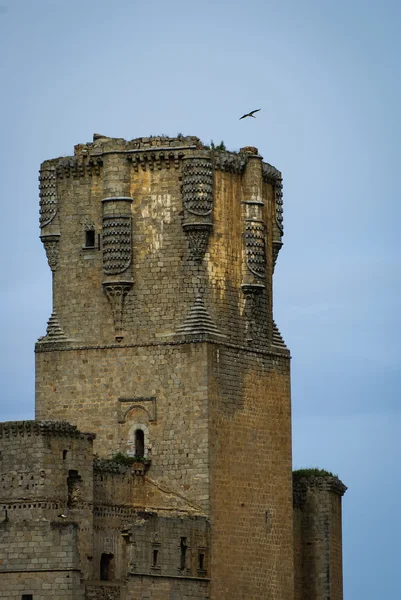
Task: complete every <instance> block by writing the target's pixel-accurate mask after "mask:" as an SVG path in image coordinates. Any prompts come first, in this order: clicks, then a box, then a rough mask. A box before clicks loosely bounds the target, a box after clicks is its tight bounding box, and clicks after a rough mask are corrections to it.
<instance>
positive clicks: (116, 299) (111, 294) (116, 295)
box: [103, 281, 132, 340]
mask: <svg viewBox="0 0 401 600" xmlns="http://www.w3.org/2000/svg"><path fill="white" fill-rule="evenodd" d="M131 288H132V281H127V282H123V281H119V282H117V281H116V282H103V289H104V292H105V294H106V296H107V299H108V301H109V302H110V306H111V310H112V313H113V320H114V327H115V331H116V339H117V340H121V339H122V338H123V335H122V329H123V311H124V301H125V297H126V296H127V294H128V292H129V291H130V290H131Z"/></svg>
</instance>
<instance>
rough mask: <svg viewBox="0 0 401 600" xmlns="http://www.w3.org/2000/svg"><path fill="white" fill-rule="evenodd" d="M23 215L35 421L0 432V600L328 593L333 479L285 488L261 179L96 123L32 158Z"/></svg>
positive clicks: (336, 584) (282, 379)
mask: <svg viewBox="0 0 401 600" xmlns="http://www.w3.org/2000/svg"><path fill="white" fill-rule="evenodd" d="M40 225H41V240H42V242H43V244H44V247H45V250H46V254H47V258H48V262H49V266H50V268H51V271H52V277H53V310H52V314H51V316H50V318H49V323H48V327H47V332H46V335H45V336H44V337H42V338H40V339H39V341H38V343H37V345H36V420H35V421H32V422H15V423H14V422H13V423H4V424H2V425H1V426H0V447H1V462H0V472H1V488H0V505H1V510H2V512H1V513H0V598H18V599H20V600H42V599H45V598H60V599H61V598H66V599H72V600H84V599H91V600H92V599H93V600H95V599H96V600H103V599H107V598H111V599H112V600H117V599H118V600H190V599H191V600H209V599H210V600H224V599H226V598H227V599H230V600H243V599H244V598H247V599H248V600H259V599H260V598H266V599H269V600H270V599H271V600H294V599H295V600H314V599H315V600H328V599H330V600H341V599H342V568H341V496H342V494H343V492H344V490H345V488H344V486H342V484H341V483H340V482H339V481H338V480H337V479H334V480H333V481H331V480H330V481H331V483H330V482H329V481H328V480H327V481H323V482H319V480H313V481H309V480H306V481H302V482H301V483H300V482H299V481H297V482H296V485H295V487H294V490H295V492H296V493H295V494H294V499H293V482H292V462H291V404H290V355H289V350H288V349H287V347H286V346H285V343H284V341H283V339H282V337H281V335H280V332H279V330H278V328H277V326H276V324H275V323H274V320H273V309H272V280H273V270H274V266H275V263H276V260H277V256H278V253H279V250H280V248H281V245H282V241H281V238H282V234H283V210H282V178H281V174H280V172H279V171H278V170H277V169H275V168H274V167H272V166H271V165H269V164H267V163H264V162H263V159H262V157H261V156H260V155H259V154H258V150H257V149H256V148H253V147H246V148H243V149H242V150H241V151H240V152H239V153H230V152H220V151H218V152H217V151H212V150H210V149H209V148H208V147H206V146H204V145H203V144H202V143H201V142H200V140H199V139H198V138H196V137H179V138H146V139H144V138H142V139H137V140H133V141H130V142H128V141H125V140H122V139H111V138H106V137H102V136H99V135H95V136H94V141H93V143H89V144H81V145H78V146H76V147H75V154H74V156H73V157H68V158H58V159H53V160H49V161H45V162H44V163H43V164H42V167H41V171H40ZM82 432H91V433H82ZM127 457H131V460H128V458H127ZM323 555H324V556H323ZM323 578H325V579H324V581H323Z"/></svg>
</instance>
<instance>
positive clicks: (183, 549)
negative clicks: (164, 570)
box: [180, 537, 188, 571]
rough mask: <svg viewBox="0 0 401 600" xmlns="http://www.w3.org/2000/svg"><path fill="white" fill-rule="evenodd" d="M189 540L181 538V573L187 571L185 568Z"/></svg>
mask: <svg viewBox="0 0 401 600" xmlns="http://www.w3.org/2000/svg"><path fill="white" fill-rule="evenodd" d="M187 548H188V546H187V538H185V537H182V538H181V543H180V551H181V556H180V569H181V571H183V570H184V569H185V567H186V566H187Z"/></svg>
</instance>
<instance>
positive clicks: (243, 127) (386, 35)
mask: <svg viewBox="0 0 401 600" xmlns="http://www.w3.org/2000/svg"><path fill="white" fill-rule="evenodd" d="M0 56H1V61H0V82H1V87H2V94H1V95H0V110H1V138H2V144H1V147H0V158H1V167H2V168H1V178H0V197H1V209H2V216H3V227H2V235H1V236H0V251H1V257H2V277H3V279H2V294H1V297H0V309H1V312H0V323H1V331H2V335H1V343H0V344H1V345H0V358H1V361H0V365H1V366H0V370H1V373H0V381H1V384H2V394H1V399H0V420H1V421H4V420H19V419H29V418H33V415H34V355H33V346H34V342H35V341H36V339H37V338H38V337H39V336H41V335H43V334H44V333H45V329H46V322H47V319H48V318H49V316H50V313H51V274H50V270H49V268H48V266H47V261H46V258H45V253H44V250H43V248H42V245H41V243H40V240H39V227H38V180H37V177H38V169H39V165H40V163H41V162H42V161H43V160H45V159H47V158H53V157H57V156H63V155H71V154H73V146H74V144H77V143H80V142H87V141H91V140H92V135H93V133H95V132H98V133H101V134H104V135H108V136H113V137H124V138H126V139H132V138H134V137H140V136H147V135H151V134H153V135H157V134H167V135H171V136H175V135H176V134H177V133H183V134H184V135H197V136H198V137H200V138H201V139H202V140H203V141H204V142H205V143H209V142H210V141H211V140H214V142H215V143H219V142H220V141H221V140H224V143H225V145H226V146H227V148H228V149H231V150H238V149H239V148H240V147H242V146H245V145H252V146H257V147H258V148H259V152H260V153H261V154H262V155H263V156H264V159H265V160H266V161H267V162H270V163H271V164H273V165H275V166H276V167H277V168H279V169H280V170H281V171H282V172H283V177H284V228H285V236H284V239H283V241H284V246H283V249H282V251H281V253H280V256H279V259H278V263H277V267H276V274H275V320H276V322H277V324H278V326H279V328H280V330H281V332H282V335H283V337H284V339H285V341H286V343H287V345H288V346H289V347H290V349H291V352H292V356H293V358H292V398H293V436H294V438H293V455H294V467H301V466H319V467H322V468H326V469H329V470H331V471H334V472H335V473H338V475H339V477H340V478H341V479H342V480H343V481H344V483H345V484H346V485H348V486H349V490H348V491H347V493H346V495H345V497H344V500H343V523H344V525H343V544H344V592H345V593H344V597H345V600H348V599H350V600H351V599H359V598H363V599H364V600H377V599H378V598H401V580H400V578H399V576H398V571H399V564H400V558H401V551H400V542H399V539H400V538H401V521H400V517H399V497H400V495H401V477H400V458H401V456H400V454H401V453H400V439H401V421H400V389H401V376H400V371H401V369H400V366H401V358H400V356H401V354H400V331H401V317H400V296H401V244H400V241H399V238H400V234H399V229H400V218H401V202H400V197H401V194H400V192H401V183H400V173H399V171H400V158H401V152H400V150H401V148H400V146H401V116H400V114H401V113H400V107H401V73H400V56H401V3H399V1H398V0H397V1H395V0H394V1H392V0H382V1H380V2H379V1H376V0H348V1H345V0H338V1H337V2H331V1H328V0H327V1H326V0H319V1H317V0H304V1H302V0H281V1H280V2H278V1H275V2H273V1H271V0H253V2H245V1H243V0H241V1H236V0H230V1H229V0H221V1H219V0H214V1H213V2H212V1H209V0H203V2H202V3H197V2H188V1H186V2H184V1H181V0H170V2H165V1H163V2H161V1H160V0H153V1H152V2H151V3H146V2H139V1H136V0H114V1H113V2H112V1H111V0H110V1H109V0H107V1H106V0H96V1H95V0H85V2H82V0H80V1H78V0H68V1H67V0H65V1H61V0H25V1H23V0H12V2H11V1H10V0H0ZM256 108H261V109H262V110H261V111H260V112H259V113H258V114H257V119H244V120H242V121H240V120H239V117H240V116H241V115H242V114H243V113H244V112H248V111H250V110H253V109H256Z"/></svg>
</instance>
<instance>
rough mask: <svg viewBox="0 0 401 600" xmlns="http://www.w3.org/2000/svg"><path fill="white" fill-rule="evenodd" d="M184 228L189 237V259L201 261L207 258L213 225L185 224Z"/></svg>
mask: <svg viewBox="0 0 401 600" xmlns="http://www.w3.org/2000/svg"><path fill="white" fill-rule="evenodd" d="M183 228H184V231H185V233H186V234H187V237H188V243H189V257H190V258H192V259H193V260H196V261H200V260H202V258H203V257H204V256H205V252H206V250H207V243H208V240H209V233H210V231H211V229H212V224H211V223H184V224H183Z"/></svg>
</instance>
